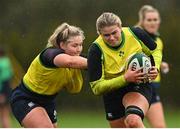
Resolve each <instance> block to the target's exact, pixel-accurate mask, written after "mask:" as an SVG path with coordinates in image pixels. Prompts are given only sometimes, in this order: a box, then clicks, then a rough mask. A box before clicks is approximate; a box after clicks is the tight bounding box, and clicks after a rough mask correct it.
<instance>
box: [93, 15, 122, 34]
mask: <svg viewBox="0 0 180 129" xmlns="http://www.w3.org/2000/svg"><path fill="white" fill-rule="evenodd" d="M112 25H118V26H119V27H121V25H122V22H121V19H120V18H119V17H118V16H117V15H115V14H114V13H111V12H105V13H103V14H101V16H99V17H98V19H97V21H96V30H97V33H98V34H100V31H101V29H103V28H104V27H106V26H112Z"/></svg>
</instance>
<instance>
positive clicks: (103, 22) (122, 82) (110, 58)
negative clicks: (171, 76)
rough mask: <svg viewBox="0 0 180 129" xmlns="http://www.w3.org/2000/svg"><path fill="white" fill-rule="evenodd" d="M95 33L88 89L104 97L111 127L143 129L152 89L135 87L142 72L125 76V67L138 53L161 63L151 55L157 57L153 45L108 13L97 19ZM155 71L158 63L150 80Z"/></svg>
mask: <svg viewBox="0 0 180 129" xmlns="http://www.w3.org/2000/svg"><path fill="white" fill-rule="evenodd" d="M96 29H97V32H98V34H99V36H98V38H97V39H96V40H95V41H94V42H93V43H92V45H91V46H90V48H89V51H88V74H89V80H90V85H91V88H92V90H93V92H94V94H95V95H103V100H104V107H105V112H106V118H107V120H108V121H109V124H110V126H111V127H116V128H117V127H118V128H122V127H129V128H130V127H138V128H142V127H144V124H143V122H142V120H143V118H144V115H145V114H146V112H147V111H148V109H149V106H150V101H151V95H152V93H151V87H150V86H148V83H146V84H137V83H140V82H141V81H142V79H144V73H142V72H141V69H140V70H135V71H132V70H131V69H128V70H127V71H126V72H125V68H124V67H125V64H126V62H127V59H128V57H129V56H131V55H132V54H134V53H138V52H144V53H146V54H147V55H148V56H151V57H152V58H151V59H154V60H153V61H159V60H161V57H158V56H155V55H154V54H157V53H156V52H157V51H156V50H157V49H156V43H155V42H154V41H153V40H152V39H151V38H150V37H149V36H148V34H146V32H144V31H143V30H142V29H140V28H130V27H122V23H121V20H120V18H119V17H118V16H117V15H115V14H114V13H110V12H105V13H103V14H101V15H100V16H99V18H98V19H97V21H96ZM140 40H141V41H140ZM153 57H155V58H156V59H155V58H153ZM157 58H158V59H157ZM153 66H154V64H153ZM157 68H159V63H157V64H156V66H154V67H153V68H152V69H151V71H150V74H149V79H150V80H154V79H155V78H156V77H157V75H158V71H157Z"/></svg>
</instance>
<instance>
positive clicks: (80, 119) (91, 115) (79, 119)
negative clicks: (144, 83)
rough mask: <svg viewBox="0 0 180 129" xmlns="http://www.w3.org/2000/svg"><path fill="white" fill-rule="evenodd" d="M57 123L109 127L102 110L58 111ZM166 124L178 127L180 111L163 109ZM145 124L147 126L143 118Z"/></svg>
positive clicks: (16, 126)
mask: <svg viewBox="0 0 180 129" xmlns="http://www.w3.org/2000/svg"><path fill="white" fill-rule="evenodd" d="M58 113H59V114H58V125H59V127H63V128H109V125H108V123H107V121H106V120H105V118H104V112H103V111H99V110H97V111H79V110H78V111H72V110H69V111H67V110H64V111H59V112H58ZM165 116H166V122H167V126H168V127H170V128H179V127H180V122H179V121H180V111H177V110H176V111H174V110H167V111H165ZM145 123H146V126H147V127H149V126H148V124H147V122H146V120H145ZM12 127H15V128H18V127H20V126H19V123H18V122H17V121H16V120H15V119H14V118H13V117H12Z"/></svg>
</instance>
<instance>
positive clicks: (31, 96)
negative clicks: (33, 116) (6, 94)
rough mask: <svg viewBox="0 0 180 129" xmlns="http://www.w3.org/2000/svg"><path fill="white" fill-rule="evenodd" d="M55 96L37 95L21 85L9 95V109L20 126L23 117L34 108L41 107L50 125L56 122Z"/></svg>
mask: <svg viewBox="0 0 180 129" xmlns="http://www.w3.org/2000/svg"><path fill="white" fill-rule="evenodd" d="M55 97H56V95H50V96H49V95H48V96H47V95H39V94H36V93H34V92H32V91H30V90H28V89H27V88H26V87H25V86H24V84H23V83H21V84H20V85H19V86H18V87H16V88H15V89H14V90H13V92H12V95H11V99H10V104H11V109H12V112H13V114H14V116H15V117H16V119H17V120H18V121H19V123H20V124H21V122H22V120H23V119H24V117H25V116H26V115H27V114H28V113H29V112H30V111H31V110H32V109H33V108H35V107H43V108H44V109H45V110H46V112H47V114H48V116H49V118H50V119H51V121H52V123H56V122H57V113H56V109H55V107H56V106H55V100H54V99H55Z"/></svg>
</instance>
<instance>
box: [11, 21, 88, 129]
mask: <svg viewBox="0 0 180 129" xmlns="http://www.w3.org/2000/svg"><path fill="white" fill-rule="evenodd" d="M83 40H84V32H83V31H82V30H81V29H80V28H79V27H75V26H71V25H69V24H67V23H63V24H61V25H60V26H58V27H57V28H56V30H55V31H54V33H53V34H52V35H51V36H50V38H49V40H48V44H47V48H46V49H44V50H43V51H42V52H41V53H40V54H39V55H38V56H37V57H36V58H35V59H34V60H33V61H32V63H31V65H30V67H29V69H28V71H27V73H26V74H25V76H24V77H23V80H22V82H21V84H20V85H19V86H18V87H17V88H16V89H15V90H13V93H12V96H11V108H12V111H13V114H14V115H15V117H16V119H17V120H18V121H19V123H20V124H21V125H22V126H23V127H26V128H38V127H41V128H48V127H51V128H52V127H57V113H56V106H55V102H54V101H55V98H56V96H57V94H58V93H59V91H60V90H62V89H66V90H67V91H68V92H70V93H79V92H80V91H81V88H82V84H83V78H82V75H81V69H85V68H87V59H86V58H84V57H81V56H80V54H81V52H82V49H83V46H82V45H83Z"/></svg>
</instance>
